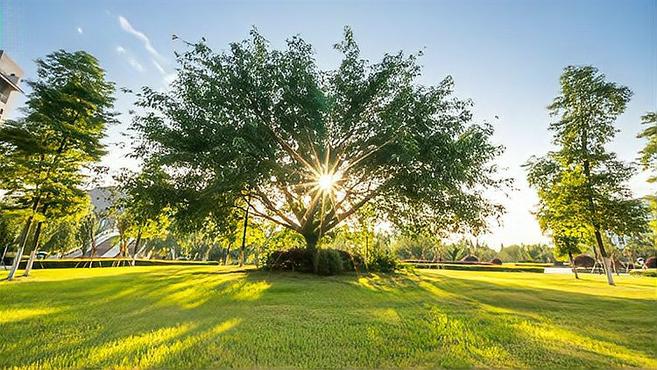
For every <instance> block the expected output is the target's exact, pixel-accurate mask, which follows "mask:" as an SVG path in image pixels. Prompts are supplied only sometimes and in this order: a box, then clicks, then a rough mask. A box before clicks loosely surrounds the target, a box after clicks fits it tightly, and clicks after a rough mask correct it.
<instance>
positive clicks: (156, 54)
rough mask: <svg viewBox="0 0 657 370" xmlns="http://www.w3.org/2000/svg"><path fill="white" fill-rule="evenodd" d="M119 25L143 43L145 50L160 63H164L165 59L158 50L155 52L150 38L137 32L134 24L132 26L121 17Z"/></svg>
mask: <svg viewBox="0 0 657 370" xmlns="http://www.w3.org/2000/svg"><path fill="white" fill-rule="evenodd" d="M119 25H121V28H122V29H123V30H124V31H126V32H128V33H129V34H131V35H133V36H134V37H136V38H137V39H139V40H140V41H141V42H143V43H144V48H145V49H146V51H148V52H149V53H150V54H151V55H152V56H153V57H155V58H156V59H157V60H158V61H164V57H163V56H162V55H161V54H160V53H159V52H158V51H157V50H155V48H154V47H153V44H152V43H151V40H150V39H149V38H148V36H146V35H145V34H144V33H143V32H140V31H137V30H136V29H135V28H134V27H132V24H130V22H128V20H127V19H126V18H125V17H123V16H121V15H120V16H119Z"/></svg>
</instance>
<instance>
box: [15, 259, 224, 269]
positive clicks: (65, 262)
mask: <svg viewBox="0 0 657 370" xmlns="http://www.w3.org/2000/svg"><path fill="white" fill-rule="evenodd" d="M90 263H91V265H92V267H112V266H116V265H119V264H121V265H129V264H132V258H93V259H91V258H67V259H44V260H34V265H33V266H32V268H34V269H62V268H76V267H85V266H89V264H90ZM26 264H27V260H26V259H23V260H22V261H21V263H20V264H19V266H18V268H19V269H24V268H25V265H26ZM218 264H219V262H217V261H178V260H147V259H137V260H136V261H135V265H136V266H173V265H203V266H206V265H218Z"/></svg>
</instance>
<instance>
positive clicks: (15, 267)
mask: <svg viewBox="0 0 657 370" xmlns="http://www.w3.org/2000/svg"><path fill="white" fill-rule="evenodd" d="M37 206H38V203H36V204H35V208H34V210H36V207H37ZM33 219H34V215H33V214H32V215H30V217H28V218H27V221H26V222H25V226H23V230H22V231H21V236H20V244H19V245H18V249H17V250H16V257H14V261H13V263H12V264H11V270H9V275H7V280H9V281H11V280H13V279H14V276H15V275H16V271H18V265H20V263H21V257H23V251H24V250H25V244H26V243H27V236H28V234H29V233H30V228H31V227H32V220H33Z"/></svg>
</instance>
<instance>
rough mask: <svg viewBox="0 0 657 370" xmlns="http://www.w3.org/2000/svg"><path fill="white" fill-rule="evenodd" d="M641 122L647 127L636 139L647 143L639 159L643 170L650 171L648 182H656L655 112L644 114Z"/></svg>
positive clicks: (656, 128)
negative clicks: (641, 139)
mask: <svg viewBox="0 0 657 370" xmlns="http://www.w3.org/2000/svg"><path fill="white" fill-rule="evenodd" d="M641 120H642V123H643V124H644V125H646V126H647V127H646V128H645V129H644V130H643V131H642V132H641V133H640V134H639V135H638V136H637V137H638V138H643V139H647V140H648V141H647V142H646V146H645V147H644V148H643V149H642V150H641V152H640V154H641V157H640V158H639V159H640V160H641V165H642V166H643V169H645V170H650V171H652V177H650V179H649V180H648V181H650V182H654V181H655V180H657V178H656V177H655V176H656V175H657V112H650V113H646V114H645V115H644V116H643V117H641Z"/></svg>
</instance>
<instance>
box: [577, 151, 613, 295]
mask: <svg viewBox="0 0 657 370" xmlns="http://www.w3.org/2000/svg"><path fill="white" fill-rule="evenodd" d="M584 176H585V177H586V182H587V187H588V194H587V197H588V199H589V209H590V211H591V217H592V220H591V223H592V225H593V231H594V234H595V241H596V243H597V244H598V250H599V251H600V255H601V256H602V263H603V264H604V267H605V272H606V273H607V282H608V283H609V285H616V284H615V283H614V276H613V275H612V274H611V268H610V265H609V257H608V255H607V251H606V250H605V246H604V243H603V242H602V234H601V233H600V225H598V223H597V221H596V220H595V213H596V212H595V202H594V201H593V188H592V186H591V168H590V164H589V161H588V160H585V161H584Z"/></svg>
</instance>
